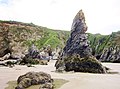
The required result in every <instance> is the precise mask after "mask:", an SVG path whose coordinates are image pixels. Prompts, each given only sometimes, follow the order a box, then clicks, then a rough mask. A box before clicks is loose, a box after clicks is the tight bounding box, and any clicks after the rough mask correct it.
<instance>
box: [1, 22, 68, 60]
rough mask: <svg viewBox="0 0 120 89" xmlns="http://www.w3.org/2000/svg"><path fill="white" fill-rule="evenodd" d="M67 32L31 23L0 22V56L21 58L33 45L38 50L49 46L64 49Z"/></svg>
mask: <svg viewBox="0 0 120 89" xmlns="http://www.w3.org/2000/svg"><path fill="white" fill-rule="evenodd" d="M68 36H69V32H66V31H56V30H51V29H48V28H46V27H41V26H36V25H34V24H32V23H30V24H28V23H22V22H16V21H0V56H1V57H2V56H4V55H5V54H7V53H11V57H13V58H16V57H21V56H22V55H23V54H25V53H26V52H27V50H28V47H30V46H31V45H32V44H33V43H34V44H35V45H36V46H37V48H38V49H41V48H42V47H43V46H47V45H51V47H52V48H53V49H54V48H56V47H61V48H62V47H64V44H65V42H66V39H67V38H68Z"/></svg>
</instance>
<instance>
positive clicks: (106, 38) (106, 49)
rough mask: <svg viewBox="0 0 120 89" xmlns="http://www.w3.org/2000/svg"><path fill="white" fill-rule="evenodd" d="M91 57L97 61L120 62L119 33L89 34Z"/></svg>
mask: <svg viewBox="0 0 120 89" xmlns="http://www.w3.org/2000/svg"><path fill="white" fill-rule="evenodd" d="M88 38H89V40H90V44H91V47H92V49H93V55H95V56H96V57H97V59H98V60H101V61H108V62H120V40H119V39H120V32H119V31H118V32H113V33H112V34H111V35H100V34H94V35H93V34H89V36H88Z"/></svg>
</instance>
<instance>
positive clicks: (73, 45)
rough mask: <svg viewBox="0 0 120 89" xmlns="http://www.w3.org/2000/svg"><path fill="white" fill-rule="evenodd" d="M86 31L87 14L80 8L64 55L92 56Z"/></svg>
mask: <svg viewBox="0 0 120 89" xmlns="http://www.w3.org/2000/svg"><path fill="white" fill-rule="evenodd" d="M86 31H87V25H86V23H85V16H84V13H83V12H82V10H80V11H79V12H78V13H77V15H76V16H75V18H74V20H73V23H72V27H71V34H70V38H69V39H68V41H67V44H66V46H65V48H64V49H63V55H64V56H69V55H73V54H79V55H80V57H86V56H91V48H90V47H89V41H88V40H87V34H85V32H86Z"/></svg>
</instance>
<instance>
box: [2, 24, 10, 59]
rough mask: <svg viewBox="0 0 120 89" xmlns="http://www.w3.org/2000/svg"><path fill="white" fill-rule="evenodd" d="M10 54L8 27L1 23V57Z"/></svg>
mask: <svg viewBox="0 0 120 89" xmlns="http://www.w3.org/2000/svg"><path fill="white" fill-rule="evenodd" d="M8 52H9V40H8V26H7V25H5V24H2V23H0V57H2V56H4V55H5V54H6V53H8Z"/></svg>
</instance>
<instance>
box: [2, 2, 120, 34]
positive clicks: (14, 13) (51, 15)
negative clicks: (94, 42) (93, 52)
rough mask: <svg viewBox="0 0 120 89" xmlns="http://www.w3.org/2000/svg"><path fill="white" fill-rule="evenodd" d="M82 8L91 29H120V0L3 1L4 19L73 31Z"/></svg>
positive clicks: (108, 32)
mask: <svg viewBox="0 0 120 89" xmlns="http://www.w3.org/2000/svg"><path fill="white" fill-rule="evenodd" d="M80 9H82V10H83V12H84V13H85V17H86V23H87V26H88V31H87V32H90V33H101V34H110V33H111V32H115V31H118V30H120V0H0V19H1V20H15V21H21V22H27V23H31V22H32V23H34V24H37V25H40V26H45V27H48V28H53V29H62V30H71V24H72V21H73V18H74V16H75V15H76V13H77V12H78V11H79V10H80Z"/></svg>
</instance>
